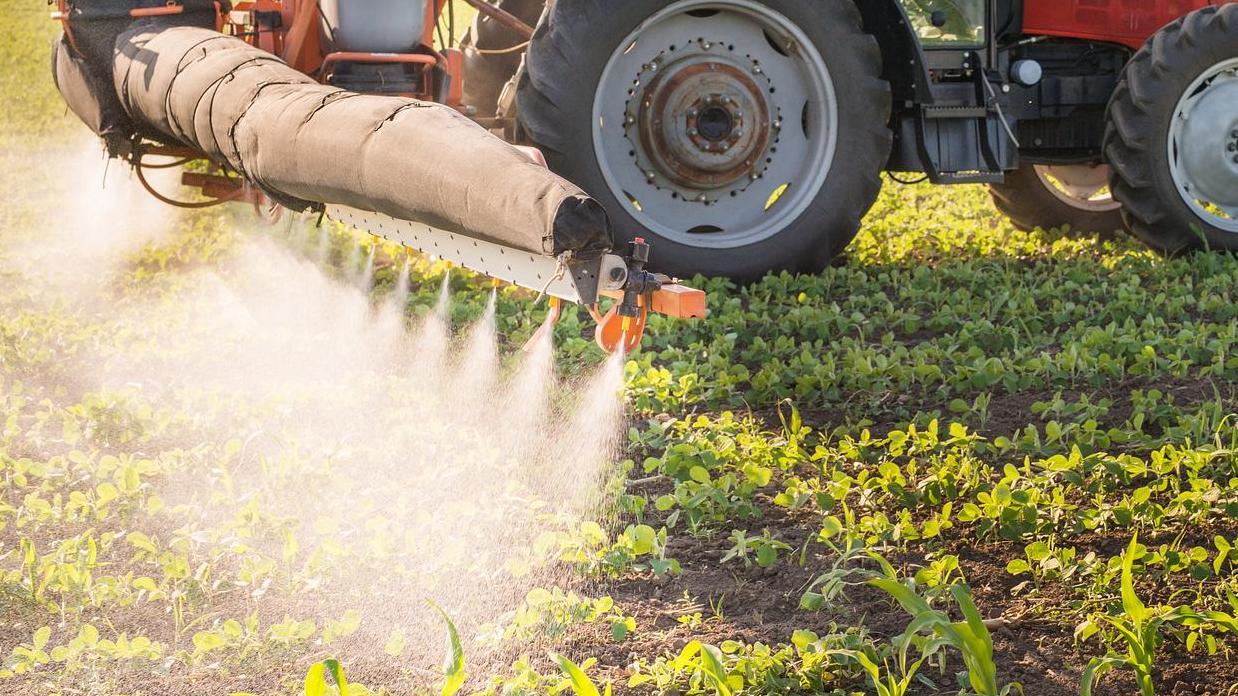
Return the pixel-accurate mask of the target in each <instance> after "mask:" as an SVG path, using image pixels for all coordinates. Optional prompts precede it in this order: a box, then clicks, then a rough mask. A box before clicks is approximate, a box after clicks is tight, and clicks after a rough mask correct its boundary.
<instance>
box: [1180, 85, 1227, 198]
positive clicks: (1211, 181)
mask: <svg viewBox="0 0 1238 696" xmlns="http://www.w3.org/2000/svg"><path fill="white" fill-rule="evenodd" d="M1235 104H1238V78H1230V79H1226V80H1225V81H1224V82H1218V83H1213V85H1212V86H1211V87H1210V88H1209V89H1208V90H1207V92H1205V93H1204V94H1203V96H1201V97H1200V98H1199V100H1198V101H1197V102H1195V104H1194V106H1193V107H1192V108H1191V109H1190V111H1189V113H1186V114H1184V115H1185V116H1186V123H1185V124H1184V125H1183V128H1182V136H1181V138H1180V139H1179V141H1178V157H1179V162H1180V165H1181V167H1182V169H1183V172H1184V173H1185V174H1186V175H1187V178H1188V179H1189V181H1190V186H1191V188H1192V189H1193V190H1194V192H1195V193H1196V194H1197V195H1198V196H1199V197H1201V198H1203V199H1204V200H1207V201H1210V202H1212V203H1215V204H1217V205H1220V206H1223V207H1227V208H1233V207H1238V112H1236V111H1235V110H1234V105H1235Z"/></svg>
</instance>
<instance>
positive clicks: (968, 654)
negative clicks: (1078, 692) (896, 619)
mask: <svg viewBox="0 0 1238 696" xmlns="http://www.w3.org/2000/svg"><path fill="white" fill-rule="evenodd" d="M878 560H879V562H880V563H881V565H882V567H883V570H884V571H885V575H884V576H883V577H879V578H873V579H872V580H869V581H868V582H869V584H871V585H873V586H874V587H877V588H878V589H881V590H883V591H884V592H886V593H887V594H889V595H890V596H891V597H893V598H894V600H895V601H897V602H898V604H899V606H901V607H902V608H903V610H904V611H906V612H907V613H908V614H910V615H911V617H912V618H911V624H910V625H909V626H908V627H907V630H906V631H905V633H906V634H908V635H914V634H918V633H921V632H928V633H930V634H931V635H933V636H935V637H936V640H937V641H939V642H940V645H941V646H949V647H951V648H954V649H955V650H957V651H958V652H959V654H960V656H961V657H962V658H963V664H964V666H966V668H967V683H968V684H969V685H970V687H971V689H972V690H973V691H975V692H976V693H977V694H980V696H1005V695H1006V694H1009V693H1010V692H1011V691H1012V690H1014V689H1016V688H1018V689H1019V690H1020V691H1021V690H1022V689H1021V687H1017V685H1013V684H1011V685H1006V686H1004V687H1003V686H999V685H998V680H997V665H996V664H995V663H994V661H993V637H992V635H990V634H989V629H988V626H987V625H986V624H985V622H984V618H983V617H982V616H981V615H980V611H979V610H978V609H977V608H976V605H975V603H974V602H973V601H972V597H971V591H970V590H969V589H968V588H967V586H966V585H962V584H956V585H953V586H951V587H950V596H951V597H952V598H953V599H954V602H955V604H956V605H957V606H958V608H959V609H960V610H961V611H962V613H963V616H964V620H963V621H961V622H954V621H951V620H950V617H949V616H947V615H946V614H945V613H944V612H941V611H938V610H936V609H934V608H933V607H932V606H930V605H929V603H928V601H927V600H926V599H925V598H924V597H922V596H921V595H919V594H918V593H916V591H915V590H914V589H913V588H912V587H909V586H908V585H907V584H904V583H903V582H901V581H900V580H899V579H898V575H897V573H896V572H895V570H894V568H893V567H891V566H890V565H889V564H888V563H886V562H885V561H884V559H880V558H879V557H878ZM926 652H929V650H928V649H926Z"/></svg>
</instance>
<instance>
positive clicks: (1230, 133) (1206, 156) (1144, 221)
mask: <svg viewBox="0 0 1238 696" xmlns="http://www.w3.org/2000/svg"><path fill="white" fill-rule="evenodd" d="M1236 104H1238V4H1227V5H1223V6H1221V7H1209V8H1205V9H1202V10H1198V11H1196V12H1192V13H1191V14H1189V15H1187V16H1185V17H1183V18H1182V19H1179V20H1178V21H1176V22H1174V23H1173V24H1170V25H1169V26H1167V27H1165V28H1164V29H1162V30H1161V31H1160V32H1158V33H1157V34H1156V35H1154V36H1153V37H1152V38H1151V39H1150V40H1149V41H1148V43H1147V44H1145V45H1144V47H1143V48H1142V49H1140V51H1139V52H1138V53H1137V54H1135V57H1134V58H1133V59H1132V60H1131V62H1130V64H1129V65H1127V67H1126V70H1125V73H1124V74H1123V76H1122V80H1121V81H1120V82H1119V84H1118V88H1117V90H1116V91H1115V92H1114V95H1113V99H1112V101H1111V102H1110V104H1109V127H1108V129H1107V132H1106V134H1105V155H1106V157H1107V158H1108V160H1109V164H1110V165H1111V167H1112V168H1113V180H1112V188H1113V193H1114V196H1115V197H1116V198H1117V199H1118V200H1119V201H1121V202H1122V205H1123V211H1124V214H1125V216H1126V219H1127V222H1128V223H1129V225H1130V229H1131V231H1132V232H1133V233H1134V234H1135V235H1136V236H1138V237H1139V238H1140V239H1141V240H1143V241H1144V242H1145V243H1147V244H1148V245H1149V246H1151V247H1152V248H1154V249H1157V250H1158V251H1161V252H1162V253H1165V254H1176V253H1179V252H1183V251H1189V250H1192V249H1204V248H1207V249H1215V250H1226V251H1238V108H1235V105H1236Z"/></svg>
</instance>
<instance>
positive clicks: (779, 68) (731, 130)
mask: <svg viewBox="0 0 1238 696" xmlns="http://www.w3.org/2000/svg"><path fill="white" fill-rule="evenodd" d="M526 61H527V63H526V71H525V72H524V75H523V76H522V78H521V82H520V87H519V91H518V94H517V111H518V114H519V119H520V123H521V125H522V127H523V129H524V131H525V133H526V134H527V135H528V137H529V138H530V139H531V140H532V141H533V144H535V145H537V146H539V147H540V148H541V149H542V150H543V152H545V154H546V158H547V160H548V162H549V164H550V166H551V168H552V169H553V170H554V171H556V172H557V173H559V174H561V175H563V176H565V177H566V178H568V179H570V180H572V181H574V182H576V183H577V184H578V185H580V186H582V187H583V188H584V189H585V190H586V191H588V192H589V193H590V194H591V195H593V196H594V197H596V198H597V199H598V200H600V201H601V202H602V203H603V205H605V206H606V208H607V210H608V211H609V212H610V213H611V217H612V220H613V222H614V224H615V229H616V237H617V238H618V241H620V242H622V241H626V240H630V239H632V238H634V237H638V236H643V237H649V238H650V240H651V241H652V242H654V251H653V264H652V265H653V267H654V268H656V269H657V270H660V271H663V272H667V273H670V274H673V275H681V276H689V275H692V274H695V273H704V274H706V275H716V276H727V277H731V278H735V279H739V280H751V279H755V278H757V277H760V276H761V275H763V274H765V273H767V272H769V271H781V270H786V271H792V272H816V271H819V270H821V269H822V268H824V267H825V266H826V265H828V264H829V262H830V260H831V259H832V258H833V257H834V256H835V255H836V254H837V253H839V252H840V251H842V249H843V248H844V247H846V246H847V244H849V243H850V242H851V240H852V239H853V238H854V237H855V234H856V231H857V230H858V229H859V226H860V219H861V217H862V216H863V215H864V213H865V212H867V210H868V209H869V207H870V206H871V205H872V203H873V201H874V200H875V199H876V196H877V194H878V192H879V190H880V187H881V179H880V172H881V169H882V167H883V165H884V164H885V162H886V159H887V157H888V155H889V151H890V144H891V138H892V136H891V133H890V130H889V128H888V126H887V122H888V120H889V116H890V108H891V104H890V90H889V86H888V85H887V84H886V82H884V81H883V80H882V79H881V77H880V75H881V53H880V51H879V49H878V46H877V42H876V41H875V40H874V38H873V37H872V36H870V35H868V34H866V33H864V31H863V29H862V28H861V20H860V14H859V11H858V10H857V9H856V4H855V2H854V0H675V1H672V2H666V1H665V0H624V2H611V1H609V0H558V1H557V2H556V3H555V4H554V5H553V6H552V8H551V11H550V14H549V17H548V18H547V21H545V22H543V24H542V25H541V26H540V27H539V28H538V31H537V34H536V36H535V37H534V39H533V43H532V45H531V46H530V47H529V52H528V56H527V59H526Z"/></svg>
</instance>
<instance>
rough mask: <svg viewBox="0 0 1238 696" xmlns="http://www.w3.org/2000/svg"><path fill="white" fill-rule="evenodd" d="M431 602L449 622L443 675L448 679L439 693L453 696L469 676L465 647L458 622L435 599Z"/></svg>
mask: <svg viewBox="0 0 1238 696" xmlns="http://www.w3.org/2000/svg"><path fill="white" fill-rule="evenodd" d="M427 601H429V600H427ZM429 603H430V606H431V607H434V610H435V611H437V612H438V614H439V616H441V617H443V621H444V623H446V624H447V656H446V657H445V658H444V659H443V676H444V677H446V679H444V681H443V688H442V689H441V690H440V691H439V694H440V695H441V696H453V694H455V693H456V692H457V691H459V690H460V688H461V687H463V686H464V680H465V679H466V678H467V676H468V675H467V674H466V673H465V671H464V648H463V647H461V645H460V632H459V631H457V630H456V624H455V623H453V622H452V620H451V617H450V616H448V615H447V612H445V611H443V608H442V607H440V606H439V605H438V604H435V603H434V602H433V601H430V602H429Z"/></svg>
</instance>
